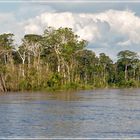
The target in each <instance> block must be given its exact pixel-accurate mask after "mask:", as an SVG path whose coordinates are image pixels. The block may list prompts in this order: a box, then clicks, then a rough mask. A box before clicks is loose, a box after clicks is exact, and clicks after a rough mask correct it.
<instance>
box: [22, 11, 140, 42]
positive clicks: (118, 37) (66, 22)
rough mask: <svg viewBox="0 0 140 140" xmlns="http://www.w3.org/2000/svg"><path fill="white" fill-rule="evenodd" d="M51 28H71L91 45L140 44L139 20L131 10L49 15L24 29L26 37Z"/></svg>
mask: <svg viewBox="0 0 140 140" xmlns="http://www.w3.org/2000/svg"><path fill="white" fill-rule="evenodd" d="M48 26H52V27H55V28H59V27H70V28H72V29H73V30H74V32H75V33H77V34H78V35H79V36H80V37H81V38H83V39H86V40H88V41H89V42H97V41H100V42H102V43H103V42H108V43H116V44H117V43H118V45H123V44H124V45H127V44H131V43H134V44H138V43H140V37H139V36H140V17H138V16H136V15H135V13H133V12H132V11H128V10H126V11H116V10H108V11H105V12H102V13H94V14H84V13H83V14H82V13H79V14H78V13H70V12H64V13H48V12H46V13H42V14H40V15H39V16H36V17H35V18H32V19H30V20H29V21H27V23H26V25H25V27H24V29H25V33H41V32H43V30H44V29H45V28H46V27H48ZM128 42H129V43H128Z"/></svg>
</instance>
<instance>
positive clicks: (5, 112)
mask: <svg viewBox="0 0 140 140" xmlns="http://www.w3.org/2000/svg"><path fill="white" fill-rule="evenodd" d="M0 138H38V139H39V138H140V89H103V90H91V91H77V92H59V93H39V92H38V93H6V94H1V95H0Z"/></svg>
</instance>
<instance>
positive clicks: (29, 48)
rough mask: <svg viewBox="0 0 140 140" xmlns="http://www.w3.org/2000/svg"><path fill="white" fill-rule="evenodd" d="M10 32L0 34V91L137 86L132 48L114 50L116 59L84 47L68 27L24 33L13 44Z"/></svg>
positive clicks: (139, 66)
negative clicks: (117, 51) (17, 43)
mask: <svg viewBox="0 0 140 140" xmlns="http://www.w3.org/2000/svg"><path fill="white" fill-rule="evenodd" d="M13 37H14V35H13V34H1V35H0V91H21V90H22V91H25V90H61V89H91V88H105V87H139V86H140V60H139V59H138V55H137V53H135V52H132V51H129V50H125V51H121V52H119V53H118V60H117V62H116V63H113V61H112V60H111V59H110V58H109V56H107V55H106V54H104V53H101V54H100V55H99V56H98V57H97V56H96V54H95V53H94V52H93V51H91V50H88V49H86V46H87V45H88V43H87V41H85V40H81V39H80V38H79V37H78V36H77V35H75V34H74V32H73V31H72V29H70V28H59V29H53V28H51V27H50V28H48V29H46V30H45V31H44V34H43V35H37V34H27V35H25V36H24V38H23V39H22V43H21V45H19V46H17V45H14V40H13Z"/></svg>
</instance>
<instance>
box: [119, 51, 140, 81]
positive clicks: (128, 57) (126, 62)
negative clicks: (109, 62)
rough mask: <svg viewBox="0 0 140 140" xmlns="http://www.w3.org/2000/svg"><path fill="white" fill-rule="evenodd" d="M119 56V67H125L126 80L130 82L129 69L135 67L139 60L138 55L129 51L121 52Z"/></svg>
mask: <svg viewBox="0 0 140 140" xmlns="http://www.w3.org/2000/svg"><path fill="white" fill-rule="evenodd" d="M117 56H118V61H117V63H118V65H121V66H123V68H124V75H125V76H124V77H125V80H128V67H129V66H130V67H133V66H134V65H133V64H134V63H135V62H136V61H137V59H138V56H137V53H135V52H132V51H129V50H125V51H121V52H119V53H118V55H117Z"/></svg>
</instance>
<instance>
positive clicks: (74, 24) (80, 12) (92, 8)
mask: <svg viewBox="0 0 140 140" xmlns="http://www.w3.org/2000/svg"><path fill="white" fill-rule="evenodd" d="M139 7H140V1H138V0H137V1H131V0H121V1H117V0H114V1H111V0H98V1H97V0H96V1H95V0H82V1H80V0H49V1H47V0H46V1H45V0H36V1H33V0H28V1H27V0H26V1H24V0H22V1H21V0H17V1H16V0H5V1H2V0H0V33H1V34H2V33H9V32H10V33H14V34H15V40H16V41H15V42H16V43H17V44H19V43H20V40H21V39H22V38H23V36H24V35H25V34H29V33H35V34H43V31H44V30H45V28H47V27H48V26H52V27H54V28H59V27H70V28H72V29H73V31H74V32H75V33H76V34H77V35H79V36H80V38H81V39H85V40H87V41H88V49H91V50H93V51H94V52H95V53H96V54H97V55H99V53H102V52H103V53H106V54H107V55H109V56H110V57H111V58H112V59H113V60H114V61H115V60H116V58H117V53H118V52H119V51H121V50H131V51H135V52H137V53H138V54H140V8H139Z"/></svg>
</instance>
